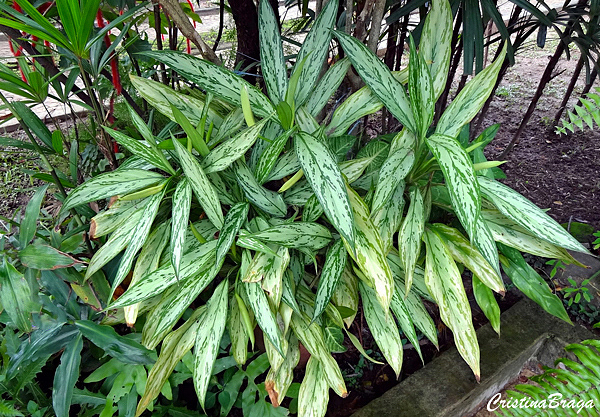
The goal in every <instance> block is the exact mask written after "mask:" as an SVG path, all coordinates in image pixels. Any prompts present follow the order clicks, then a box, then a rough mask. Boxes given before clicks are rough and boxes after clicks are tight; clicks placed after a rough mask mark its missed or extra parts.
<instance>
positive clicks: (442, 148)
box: [426, 133, 481, 240]
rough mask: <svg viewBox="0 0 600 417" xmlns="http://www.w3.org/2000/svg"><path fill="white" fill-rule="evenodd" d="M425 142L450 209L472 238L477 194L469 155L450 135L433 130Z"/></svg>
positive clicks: (478, 206)
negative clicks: (447, 194) (441, 175)
mask: <svg viewBox="0 0 600 417" xmlns="http://www.w3.org/2000/svg"><path fill="white" fill-rule="evenodd" d="M426 141H427V146H428V147H429V149H430V150H431V152H432V153H433V155H434V156H435V158H436V159H437V162H438V164H439V165H440V168H441V169H442V172H443V173H444V178H445V179H446V183H447V185H448V191H449V192H450V198H451V200H452V208H453V209H454V210H455V212H456V214H457V216H458V219H459V220H460V223H461V224H462V225H463V226H464V228H465V230H466V231H467V233H468V235H469V236H470V237H471V240H472V239H473V237H474V236H475V234H476V233H475V231H476V223H477V219H478V217H479V210H480V207H481V197H480V195H479V184H478V183H477V180H476V177H475V172H474V171H473V163H472V162H471V158H470V157H469V155H468V154H467V153H466V152H465V150H464V149H463V147H462V146H461V145H460V143H458V141H457V140H456V139H454V138H453V137H449V136H445V135H440V134H437V133H436V134H434V135H432V136H430V137H428V138H427V140H426Z"/></svg>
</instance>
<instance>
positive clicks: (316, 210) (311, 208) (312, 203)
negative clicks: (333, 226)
mask: <svg viewBox="0 0 600 417" xmlns="http://www.w3.org/2000/svg"><path fill="white" fill-rule="evenodd" d="M322 215H323V206H321V203H319V200H318V199H317V196H316V195H314V194H313V195H312V196H311V197H310V198H309V199H308V200H307V201H306V204H305V205H304V210H302V219H303V220H304V221H306V222H316V221H317V220H318V219H319V217H321V216H322Z"/></svg>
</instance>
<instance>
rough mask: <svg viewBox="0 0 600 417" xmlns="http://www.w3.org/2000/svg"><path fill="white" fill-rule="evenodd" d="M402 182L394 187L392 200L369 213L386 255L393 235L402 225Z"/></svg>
mask: <svg viewBox="0 0 600 417" xmlns="http://www.w3.org/2000/svg"><path fill="white" fill-rule="evenodd" d="M404 188H405V184H404V181H400V184H398V186H397V187H396V190H395V191H394V193H393V194H392V198H390V200H389V201H388V202H387V203H386V204H385V205H384V206H383V207H382V208H381V209H380V210H378V211H377V212H374V213H371V218H372V219H373V226H375V228H376V229H377V230H378V231H379V235H380V236H381V243H382V245H383V250H384V252H385V253H387V252H388V251H389V250H390V249H391V248H392V245H393V244H394V234H395V233H396V232H397V231H398V229H399V228H400V225H401V224H402V215H403V214H404V204H405V203H404Z"/></svg>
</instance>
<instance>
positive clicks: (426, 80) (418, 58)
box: [408, 24, 452, 138]
mask: <svg viewBox="0 0 600 417" xmlns="http://www.w3.org/2000/svg"><path fill="white" fill-rule="evenodd" d="M450 25H452V24H450ZM408 97H409V99H410V107H411V110H412V112H413V115H414V118H415V124H416V127H417V129H418V130H417V131H415V132H414V133H415V134H418V135H419V137H421V138H423V137H425V135H426V134H427V130H428V129H429V126H430V125H431V122H432V121H433V113H434V110H435V92H434V89H433V80H432V77H431V74H430V73H429V67H428V66H427V63H426V61H425V59H424V57H423V54H421V53H419V54H417V48H416V46H415V42H414V39H413V37H412V36H410V61H409V64H408Z"/></svg>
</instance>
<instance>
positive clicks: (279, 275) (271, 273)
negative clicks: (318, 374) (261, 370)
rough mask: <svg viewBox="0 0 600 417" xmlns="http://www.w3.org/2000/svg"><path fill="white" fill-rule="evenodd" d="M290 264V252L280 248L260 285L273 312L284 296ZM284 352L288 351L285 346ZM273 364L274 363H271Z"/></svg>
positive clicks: (276, 309)
mask: <svg viewBox="0 0 600 417" xmlns="http://www.w3.org/2000/svg"><path fill="white" fill-rule="evenodd" d="M289 264H290V251H289V249H288V248H286V247H284V246H280V247H279V249H277V256H275V259H274V261H273V264H272V265H271V267H270V268H269V269H268V270H267V271H266V273H265V276H264V278H263V280H262V281H261V283H260V285H261V287H262V289H263V290H265V293H266V294H267V298H268V299H269V303H270V304H271V309H272V310H273V311H275V312H276V311H278V310H279V305H280V303H281V297H282V296H283V275H284V273H285V270H286V269H287V267H288V266H289ZM283 350H284V351H285V350H287V347H286V346H284V347H283ZM271 364H272V363H271Z"/></svg>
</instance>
